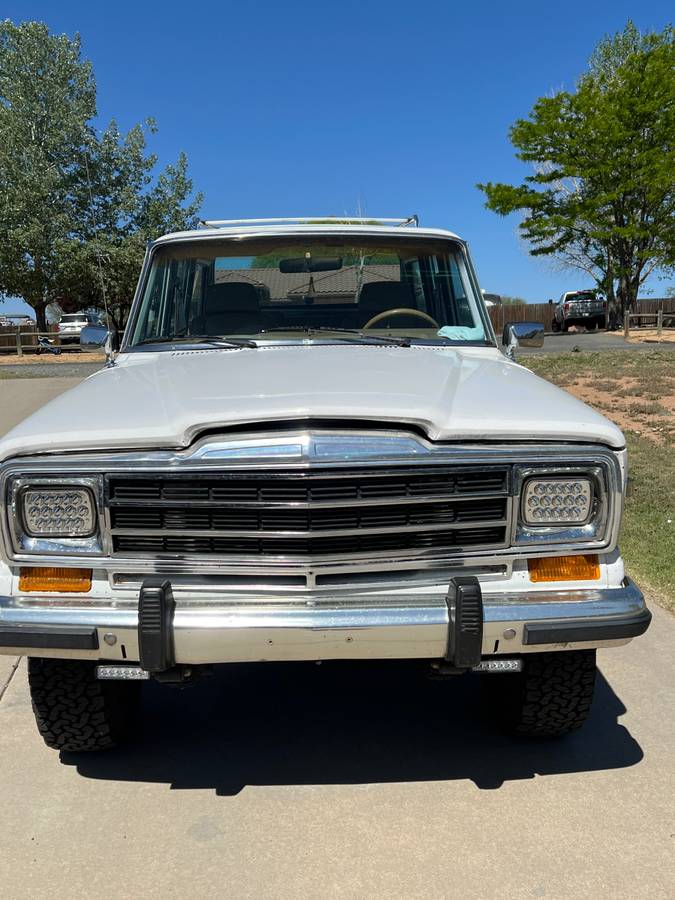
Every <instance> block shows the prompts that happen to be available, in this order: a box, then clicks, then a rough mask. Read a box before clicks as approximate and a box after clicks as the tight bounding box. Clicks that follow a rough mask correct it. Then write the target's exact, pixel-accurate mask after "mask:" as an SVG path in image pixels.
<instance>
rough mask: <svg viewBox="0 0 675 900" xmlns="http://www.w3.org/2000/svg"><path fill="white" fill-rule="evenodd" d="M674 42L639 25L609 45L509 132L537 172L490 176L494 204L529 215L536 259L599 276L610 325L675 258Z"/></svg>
mask: <svg viewBox="0 0 675 900" xmlns="http://www.w3.org/2000/svg"><path fill="white" fill-rule="evenodd" d="M674 98H675V40H674V31H673V28H672V27H668V28H666V29H664V31H662V32H660V33H649V34H645V35H642V34H640V33H639V32H638V30H637V29H636V28H635V26H634V25H633V23H632V22H628V24H627V25H626V28H625V29H624V31H623V32H621V33H619V34H617V35H614V36H613V37H607V38H605V39H604V40H603V41H601V42H600V44H599V45H598V47H597V48H596V50H595V52H594V53H593V56H592V57H591V60H590V66H589V69H588V71H587V72H586V73H585V74H584V75H582V76H581V77H580V78H579V80H578V83H577V86H576V90H575V91H573V92H568V91H560V92H558V93H556V94H554V95H553V96H548V97H541V98H540V99H539V100H537V102H536V103H535V105H534V107H533V109H532V111H531V112H530V115H529V118H527V119H519V120H518V121H517V122H516V123H515V124H514V125H513V126H512V128H511V132H510V137H511V142H512V144H513V145H514V147H515V148H516V155H517V156H518V158H519V159H521V160H523V161H525V162H530V163H532V164H533V165H534V174H532V175H530V176H528V177H526V178H525V179H524V182H523V183H522V184H519V185H510V184H501V183H497V184H495V183H492V182H489V183H487V184H480V185H478V187H479V188H480V189H481V190H482V191H484V192H485V195H486V197H487V202H486V206H487V207H488V209H491V210H493V211H494V212H496V213H498V214H500V215H507V214H509V213H512V212H516V211H521V212H523V213H524V215H523V218H522V221H521V223H520V226H519V227H520V232H521V234H522V236H523V237H524V238H525V240H526V241H527V242H528V243H529V245H530V248H531V249H530V253H531V254H532V255H535V256H538V255H548V256H554V257H556V258H558V259H559V260H560V261H561V262H562V263H563V264H564V265H566V266H569V267H574V268H578V269H581V270H583V271H584V272H586V273H588V274H589V275H591V276H592V277H593V278H594V279H595V282H596V284H597V285H598V288H599V289H600V290H601V291H602V293H603V294H604V296H605V297H606V298H607V300H608V306H609V316H608V318H609V320H610V324H616V323H617V321H618V319H619V318H620V313H621V309H622V308H623V310H626V309H628V308H630V307H632V306H633V305H634V304H635V302H636V299H637V295H638V290H639V287H640V285H641V284H642V283H643V282H644V280H645V279H646V278H647V277H648V276H649V275H650V274H651V273H652V272H653V271H654V270H655V269H658V268H662V269H666V268H669V267H672V266H673V264H675V191H674V190H673V185H674V182H673V171H675V99H674Z"/></svg>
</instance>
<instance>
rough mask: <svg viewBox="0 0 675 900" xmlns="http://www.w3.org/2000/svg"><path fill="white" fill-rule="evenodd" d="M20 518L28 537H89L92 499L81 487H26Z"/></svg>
mask: <svg viewBox="0 0 675 900" xmlns="http://www.w3.org/2000/svg"><path fill="white" fill-rule="evenodd" d="M21 516H22V519H23V526H24V529H25V531H26V534H29V535H30V536H31V537H89V536H90V535H92V534H93V533H94V530H95V527H96V513H95V511H94V498H93V496H92V493H91V491H90V490H89V489H88V488H84V487H38V486H35V487H29V488H26V489H25V490H24V491H22V493H21Z"/></svg>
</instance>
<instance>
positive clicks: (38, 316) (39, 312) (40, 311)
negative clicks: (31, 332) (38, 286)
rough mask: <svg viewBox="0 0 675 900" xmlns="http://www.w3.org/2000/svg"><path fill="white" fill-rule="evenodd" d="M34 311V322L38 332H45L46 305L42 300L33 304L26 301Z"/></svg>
mask: <svg viewBox="0 0 675 900" xmlns="http://www.w3.org/2000/svg"><path fill="white" fill-rule="evenodd" d="M28 302H29V303H30V305H31V306H32V307H33V309H34V310H35V321H36V322H37V330H38V331H46V330H47V304H46V303H45V301H44V300H36V301H35V302H34V303H31V302H30V301H28Z"/></svg>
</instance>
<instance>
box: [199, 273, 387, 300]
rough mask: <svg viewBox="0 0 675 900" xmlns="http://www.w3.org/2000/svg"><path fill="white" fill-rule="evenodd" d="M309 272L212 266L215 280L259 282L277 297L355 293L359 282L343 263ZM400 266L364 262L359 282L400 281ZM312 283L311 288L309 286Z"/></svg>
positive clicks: (356, 275)
mask: <svg viewBox="0 0 675 900" xmlns="http://www.w3.org/2000/svg"><path fill="white" fill-rule="evenodd" d="M311 279H312V285H310V276H309V275H308V274H307V273H306V272H298V273H293V274H284V273H282V272H280V271H279V270H278V269H277V268H276V267H275V268H263V267H259V268H252V269H216V270H215V273H214V280H215V283H216V284H226V283H228V282H233V281H247V282H250V283H251V284H255V285H262V286H264V287H266V288H267V289H268V290H269V292H270V298H271V299H273V300H278V299H280V298H282V297H288V296H293V295H295V294H297V295H304V294H307V293H314V294H318V295H322V294H323V295H334V294H347V295H353V294H356V291H357V288H358V286H359V267H358V266H356V265H353V266H345V267H344V268H342V269H340V270H338V271H337V272H325V273H323V274H321V273H317V274H315V275H312V276H311ZM400 280H401V270H400V268H399V266H397V265H373V266H364V268H363V272H362V278H361V284H368V283H370V282H372V281H400ZM312 287H313V290H312Z"/></svg>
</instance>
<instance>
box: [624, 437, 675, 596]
mask: <svg viewBox="0 0 675 900" xmlns="http://www.w3.org/2000/svg"><path fill="white" fill-rule="evenodd" d="M626 441H627V444H628V467H629V472H630V477H631V484H632V493H631V496H629V497H628V498H627V500H626V511H625V515H624V520H623V525H622V527H621V537H620V541H621V552H622V553H623V556H624V559H625V560H626V566H627V568H628V570H629V572H630V573H631V574H632V575H634V576H635V579H636V580H637V581H638V582H639V581H642V582H644V583H645V584H648V585H650V586H651V587H653V588H655V589H656V591H657V592H659V593H660V594H661V596H662V598H663V602H664V606H666V607H667V608H668V609H671V610H675V447H674V446H673V445H672V443H664V444H656V443H655V442H654V441H651V440H649V439H648V438H645V437H641V436H640V435H635V434H631V433H627V434H626Z"/></svg>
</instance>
